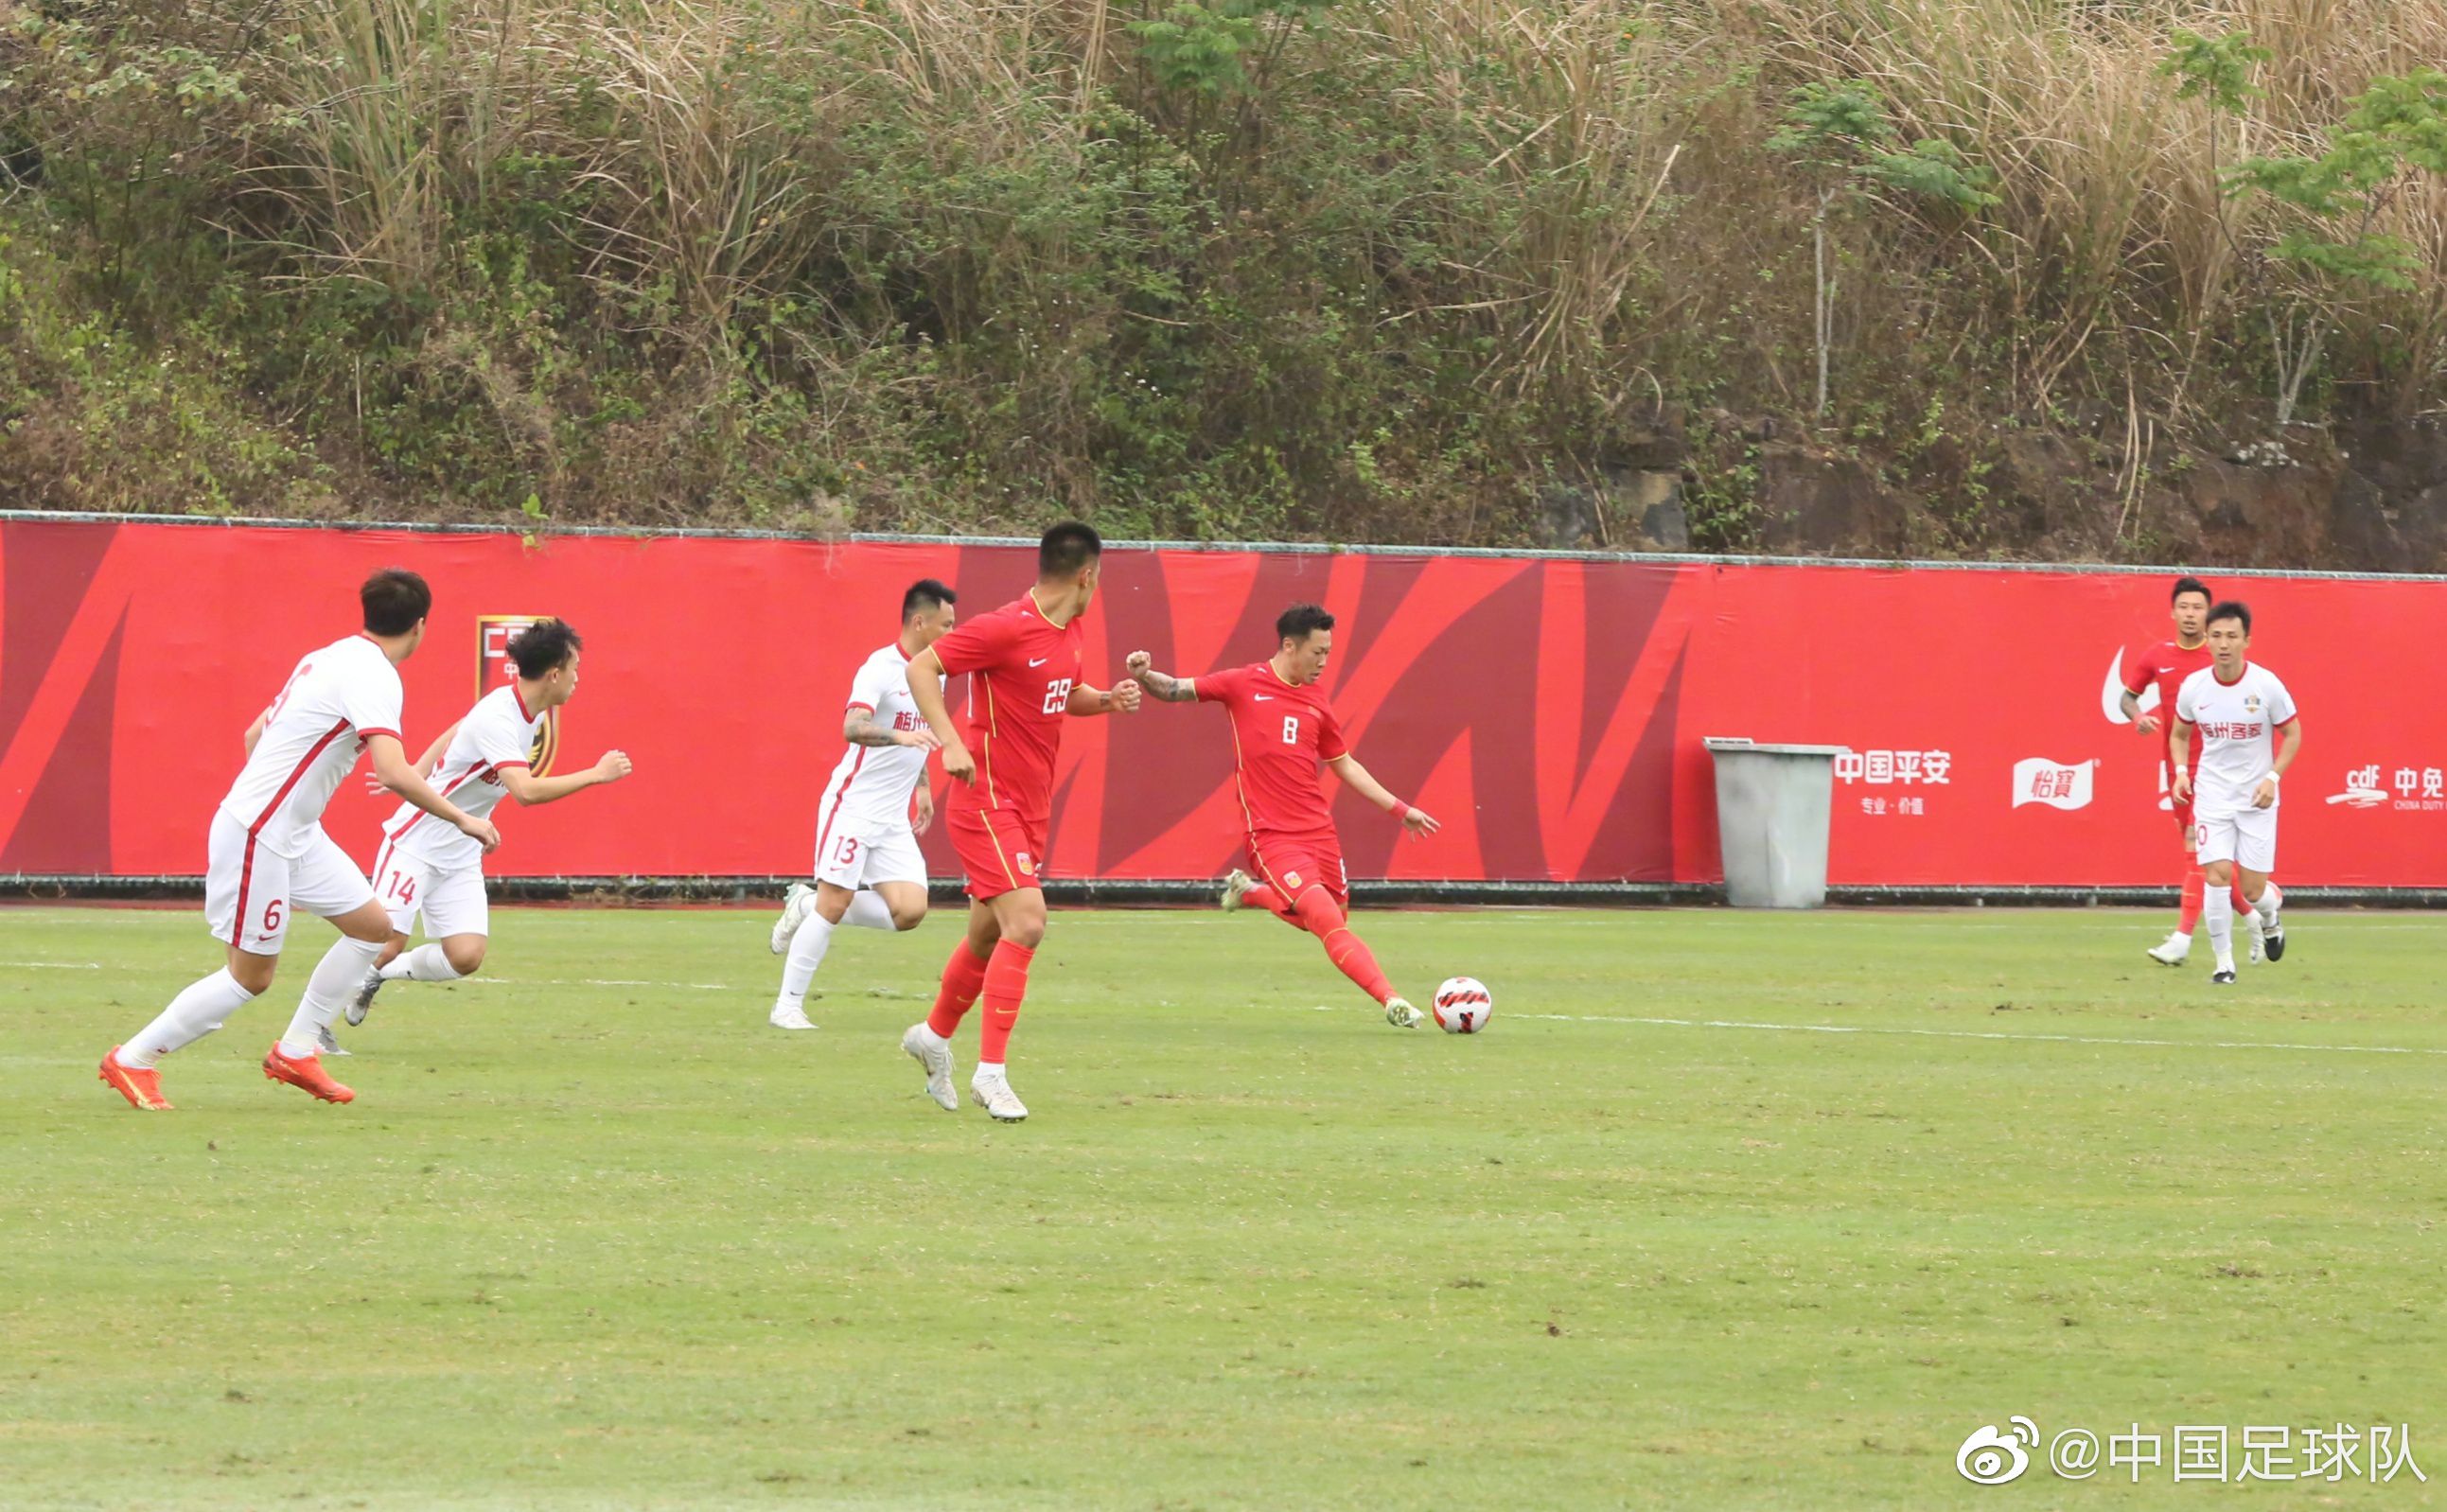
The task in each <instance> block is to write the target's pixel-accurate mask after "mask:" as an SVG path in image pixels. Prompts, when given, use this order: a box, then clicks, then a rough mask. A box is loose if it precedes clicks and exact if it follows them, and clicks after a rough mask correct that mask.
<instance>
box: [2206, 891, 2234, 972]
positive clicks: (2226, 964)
mask: <svg viewBox="0 0 2447 1512" xmlns="http://www.w3.org/2000/svg"><path fill="white" fill-rule="evenodd" d="M2201 917H2203V918H2206V919H2207V920H2208V921H2209V926H2210V949H2211V950H2213V951H2215V952H2217V969H2218V970H2219V971H2222V972H2230V971H2233V970H2234V898H2232V897H2230V896H2229V894H2228V892H2227V890H2226V889H2225V888H2223V887H2212V888H2210V891H2209V896H2208V897H2206V898H2202V899H2201Z"/></svg>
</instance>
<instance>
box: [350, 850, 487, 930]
mask: <svg viewBox="0 0 2447 1512" xmlns="http://www.w3.org/2000/svg"><path fill="white" fill-rule="evenodd" d="M374 898H375V900H376V901H378V902H380V903H381V904H382V906H383V907H384V908H385V909H386V910H388V911H389V914H390V927H391V930H392V932H393V933H394V934H400V935H413V934H415V933H416V927H415V926H416V918H417V916H418V915H420V914H422V915H424V916H425V937H426V938H427V939H448V938H449V937H450V936H453V935H484V934H489V933H490V932H491V929H492V923H491V920H492V912H491V907H490V905H489V904H488V903H487V902H486V901H485V899H484V868H483V867H481V866H437V865H435V864H434V863H433V862H431V861H429V860H426V859H425V858H424V857H422V856H419V855H417V854H416V853H415V852H414V851H410V850H404V849H402V848H401V847H399V846H397V845H394V844H392V843H391V842H390V841H383V848H382V850H381V851H380V852H379V853H378V854H377V855H376V856H375V857H374Z"/></svg>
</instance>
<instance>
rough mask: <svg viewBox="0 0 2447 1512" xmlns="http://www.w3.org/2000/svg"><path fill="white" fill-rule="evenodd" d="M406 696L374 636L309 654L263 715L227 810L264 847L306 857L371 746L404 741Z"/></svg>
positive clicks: (225, 802)
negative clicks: (385, 739) (338, 792)
mask: <svg viewBox="0 0 2447 1512" xmlns="http://www.w3.org/2000/svg"><path fill="white" fill-rule="evenodd" d="M401 696H402V695H401V690H400V685H399V669H398V668H396V667H393V666H392V665H391V662H390V658H389V656H387V655H385V654H383V649H382V648H381V647H380V646H377V645H375V644H374V643H373V641H372V639H371V638H370V637H368V636H365V635H351V636H350V637H349V638H348V639H346V640H336V641H333V642H332V644H331V645H329V646H326V647H324V648H323V649H322V650H320V651H317V652H310V653H308V654H307V655H306V656H305V657H304V658H302V659H301V660H299V662H298V663H297V669H296V671H293V672H291V673H290V674H289V683H288V686H286V687H284V688H282V689H281V690H280V696H279V697H277V698H275V699H274V700H273V701H272V707H271V708H269V709H265V710H264V711H263V713H264V725H263V733H262V735H261V736H259V737H257V739H256V743H255V750H254V752H253V753H252V754H251V755H249V756H248V757H247V760H246V768H245V769H244V770H243V771H241V772H239V773H238V774H237V782H236V783H234V784H231V786H230V790H229V796H228V797H226V798H224V799H222V800H221V812H222V813H224V814H227V815H228V816H229V817H230V818H232V819H234V820H236V821H237V822H238V823H239V824H241V825H243V826H244V827H245V832H246V837H247V839H249V840H250V841H254V842H255V843H256V844H257V845H260V846H261V847H263V848H264V849H266V850H270V851H272V852H274V853H275V854H276V855H280V856H286V857H289V858H291V859H292V860H294V859H295V858H297V857H298V856H300V855H302V854H303V853H304V852H305V850H306V847H307V845H308V843H309V842H310V841H312V840H313V838H314V834H315V831H316V829H317V827H318V826H319V825H320V824H321V823H322V821H323V808H324V805H326V804H327V803H330V802H331V801H332V792H333V791H334V790H335V789H337V788H338V787H339V785H340V783H341V781H342V779H344V778H346V777H347V776H348V775H349V771H350V769H351V767H353V766H355V765H357V757H358V755H359V754H360V753H361V752H363V751H364V750H365V748H366V742H367V740H368V739H370V737H372V736H375V735H389V736H390V737H392V738H393V739H397V738H398V736H399V710H400V703H401Z"/></svg>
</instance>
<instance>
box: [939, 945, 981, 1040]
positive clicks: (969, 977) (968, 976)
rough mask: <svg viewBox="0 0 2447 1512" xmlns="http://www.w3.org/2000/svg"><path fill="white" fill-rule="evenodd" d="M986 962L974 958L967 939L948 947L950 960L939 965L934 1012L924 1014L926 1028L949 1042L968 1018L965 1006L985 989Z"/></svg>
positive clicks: (975, 953) (974, 954)
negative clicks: (941, 969) (940, 966)
mask: <svg viewBox="0 0 2447 1512" xmlns="http://www.w3.org/2000/svg"><path fill="white" fill-rule="evenodd" d="M985 985H986V963H985V962H983V961H981V960H979V959H977V952H975V951H973V950H971V949H969V942H968V941H967V940H962V941H960V942H959V943H958V945H955V946H953V947H952V958H951V959H950V960H948V961H946V962H944V963H943V985H942V987H941V988H940V989H939V990H938V991H937V992H936V993H935V1011H933V1012H931V1013H929V1014H927V1015H926V1027H927V1028H928V1029H931V1030H934V1031H935V1032H936V1033H938V1034H940V1035H941V1036H943V1037H944V1038H945V1039H950V1038H951V1037H952V1036H953V1035H954V1034H956V1033H958V1032H959V1029H960V1020H961V1019H963V1018H965V1017H967V1016H968V1012H969V1006H970V1005H971V1004H973V1003H975V1002H976V1001H977V993H979V992H983V991H984V990H985Z"/></svg>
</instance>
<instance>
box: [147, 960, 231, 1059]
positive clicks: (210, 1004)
mask: <svg viewBox="0 0 2447 1512" xmlns="http://www.w3.org/2000/svg"><path fill="white" fill-rule="evenodd" d="M254 1001H255V994H254V993H253V992H248V991H247V990H246V989H245V988H243V987H240V986H238V985H237V977H235V976H232V975H231V974H230V973H229V969H228V968H227V967H223V968H222V969H221V970H219V971H218V972H215V973H213V974H212V975H210V976H207V977H205V978H204V979H203V980H201V981H199V982H190V983H188V984H187V987H186V990H185V991H184V992H180V994H179V995H178V996H176V997H174V998H172V999H170V1006H169V1007H167V1008H165V1009H163V1010H161V1017H159V1018H157V1019H155V1020H154V1021H153V1022H152V1023H150V1024H147V1025H145V1026H144V1028H143V1029H142V1030H139V1031H138V1032H137V1035H136V1037H135V1038H134V1039H131V1040H129V1041H128V1042H127V1043H126V1044H124V1045H123V1046H121V1047H120V1048H119V1064H120V1065H122V1066H124V1067H127V1068H130V1069H132V1070H140V1071H141V1070H147V1069H149V1068H151V1067H152V1066H153V1064H154V1063H155V1062H157V1061H159V1060H160V1059H161V1057H162V1056H164V1055H167V1054H169V1053H170V1052H171V1051H172V1050H176V1049H185V1048H186V1047H188V1046H190V1045H193V1044H194V1043H195V1042H196V1041H198V1040H199V1039H202V1038H203V1037H204V1036H205V1035H207V1034H209V1033H211V1032H212V1031H213V1030H217V1029H218V1028H220V1027H221V1021H222V1020H223V1019H225V1018H227V1017H228V1016H229V1015H230V1014H232V1013H234V1012H237V1011H238V1010H239V1009H241V1008H244V1007H245V1006H246V1005H247V1004H249V1003H252V1002H254Z"/></svg>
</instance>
